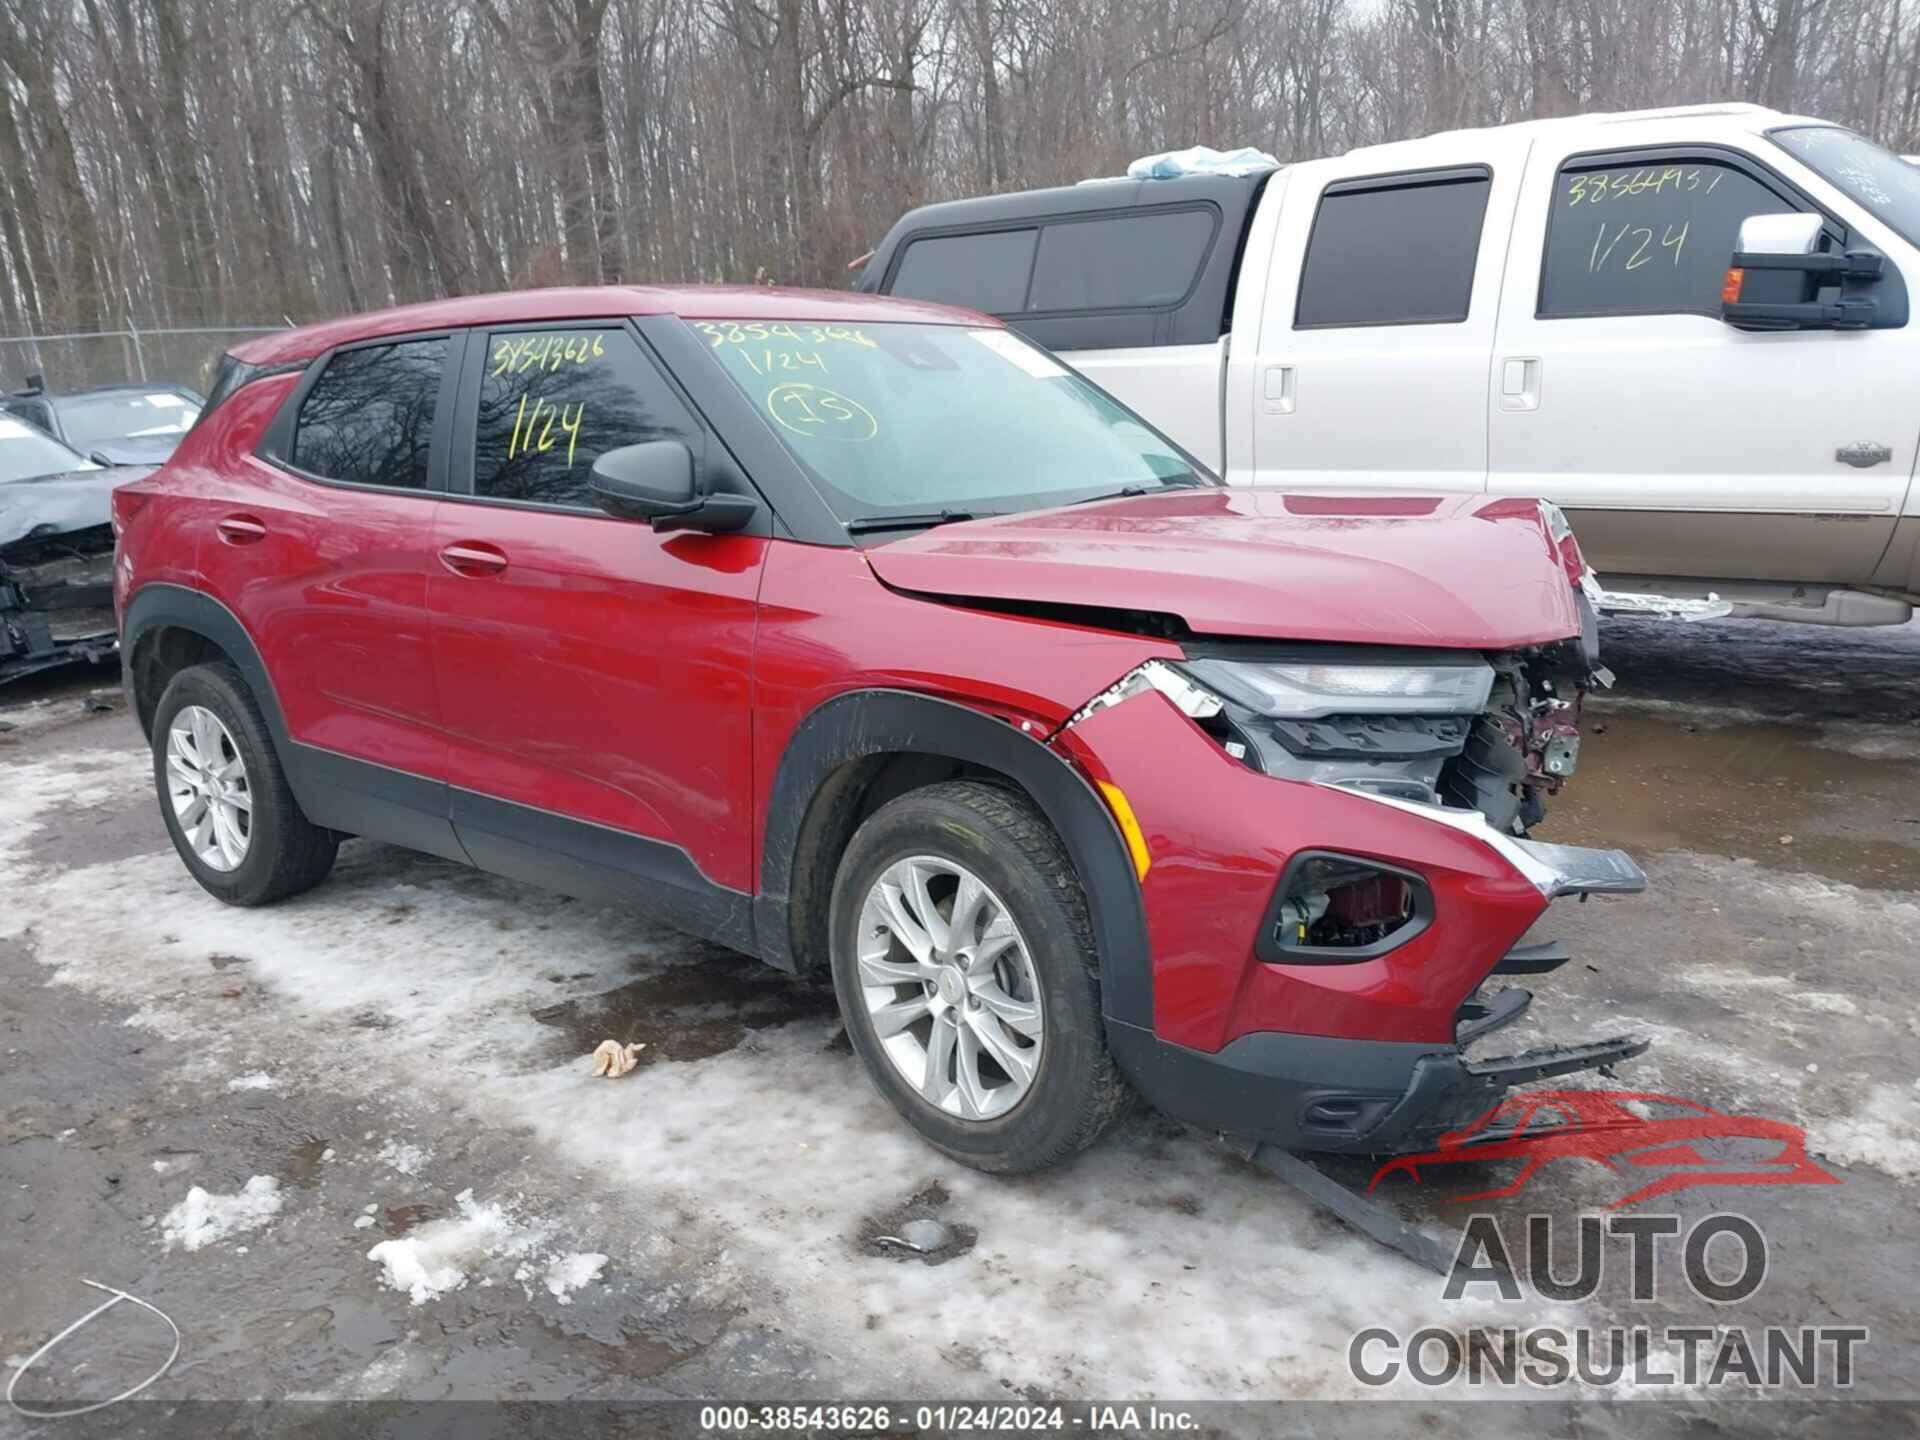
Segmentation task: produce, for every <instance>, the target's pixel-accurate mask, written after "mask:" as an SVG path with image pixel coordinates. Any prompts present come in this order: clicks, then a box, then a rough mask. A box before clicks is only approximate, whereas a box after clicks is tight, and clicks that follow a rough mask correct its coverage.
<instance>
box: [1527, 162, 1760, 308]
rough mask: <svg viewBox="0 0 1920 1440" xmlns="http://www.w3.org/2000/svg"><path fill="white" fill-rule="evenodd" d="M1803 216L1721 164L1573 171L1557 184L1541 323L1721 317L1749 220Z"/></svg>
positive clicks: (1562, 175)
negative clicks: (1725, 287)
mask: <svg viewBox="0 0 1920 1440" xmlns="http://www.w3.org/2000/svg"><path fill="white" fill-rule="evenodd" d="M1794 209H1795V207H1794V206H1793V205H1791V204H1789V203H1788V202H1787V201H1785V200H1783V199H1781V198H1780V196H1779V195H1777V194H1776V193H1775V192H1774V191H1773V190H1771V189H1769V188H1768V187H1767V186H1765V185H1763V184H1761V183H1760V182H1759V181H1758V180H1756V179H1754V178H1753V177H1752V176H1751V175H1749V174H1747V173H1746V172H1745V171H1743V170H1737V169H1735V168H1734V167H1733V166H1731V165H1723V164H1717V163H1715V162H1712V161H1704V160H1703V161H1693V160H1676V161H1666V160H1659V161H1652V160H1647V161H1640V162H1636V163H1633V164H1626V165H1620V164H1612V165H1600V166H1586V167H1579V166H1568V167H1566V168H1565V169H1563V170H1561V172H1560V174H1559V175H1558V176H1557V177H1555V180H1554V191H1553V210H1552V212H1551V214H1550V215H1549V217H1548V219H1547V253H1546V259H1545V261H1544V264H1543V268H1542V272H1541V279H1540V315H1541V317H1542V318H1543V319H1550V318H1554V317H1567V316H1574V315H1661V314H1675V313H1695V314H1700V315H1713V316H1717V315H1718V314H1719V313H1720V287H1721V284H1722V283H1723V282H1724V281H1725V279H1726V273H1727V262H1728V261H1729V260H1730V259H1731V258H1732V256H1733V251H1734V245H1735V242H1736V241H1737V240H1738V238H1739V234H1740V222H1741V221H1743V220H1745V219H1746V218H1747V217H1748V216H1749V215H1776V214H1783V213H1791V212H1792V211H1793V210H1794Z"/></svg>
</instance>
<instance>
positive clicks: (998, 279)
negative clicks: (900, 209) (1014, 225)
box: [889, 229, 1040, 315]
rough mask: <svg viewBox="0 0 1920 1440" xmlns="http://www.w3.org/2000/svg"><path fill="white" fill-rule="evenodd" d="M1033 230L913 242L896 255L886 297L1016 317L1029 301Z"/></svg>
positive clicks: (1035, 237)
mask: <svg viewBox="0 0 1920 1440" xmlns="http://www.w3.org/2000/svg"><path fill="white" fill-rule="evenodd" d="M1039 233H1040V232H1039V231H1037V230H1031V229H1028V230H988V231H983V232H981V233H979V234H977V235H935V236H932V237H931V238H929V239H926V240H915V241H914V242H913V243H912V244H911V245H909V246H907V253H906V254H905V255H903V256H901V257H900V266H899V268H898V269H897V270H895V271H894V275H893V285H892V288H891V289H890V291H889V293H890V294H893V295H899V296H903V297H905V298H907V299H910V300H934V301H937V302H939V303H940V304H943V305H965V306H966V307H968V308H969V309H972V310H985V311H986V312H987V313H989V314H991V315H1013V314H1017V313H1018V312H1019V311H1020V310H1021V309H1022V308H1023V307H1024V306H1025V305H1026V303H1027V279H1028V277H1029V276H1030V275H1032V273H1033V250H1034V242H1035V240H1036V239H1037V238H1038V236H1039Z"/></svg>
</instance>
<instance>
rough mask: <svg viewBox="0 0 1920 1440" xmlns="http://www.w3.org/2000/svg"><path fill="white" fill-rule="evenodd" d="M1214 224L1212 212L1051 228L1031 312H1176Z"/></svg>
mask: <svg viewBox="0 0 1920 1440" xmlns="http://www.w3.org/2000/svg"><path fill="white" fill-rule="evenodd" d="M1215 223H1216V215H1215V212H1214V211H1212V210H1167V211H1163V212H1161V213H1160V214H1157V215H1122V216H1118V217H1116V218H1114V219H1111V220H1077V221H1074V222H1073V223H1072V224H1064V225H1049V226H1048V227H1047V228H1046V230H1045V232H1044V233H1043V234H1042V235H1041V237H1040V258H1039V260H1038V261H1037V262H1036V263H1035V265H1034V269H1033V293H1032V295H1031V296H1029V297H1028V300H1027V309H1028V310H1126V309H1140V308H1143V307H1146V306H1152V305H1171V304H1173V303H1174V302H1175V301H1177V300H1179V299H1180V298H1181V297H1182V296H1184V295H1185V294H1186V293H1187V291H1188V290H1190V289H1192V288H1193V278H1194V276H1195V275H1197V274H1198V273H1199V271H1200V262H1201V261H1202V260H1204V259H1205V258H1206V254H1207V245H1208V243H1209V242H1210V241H1211V240H1212V239H1213V230H1214V225H1215Z"/></svg>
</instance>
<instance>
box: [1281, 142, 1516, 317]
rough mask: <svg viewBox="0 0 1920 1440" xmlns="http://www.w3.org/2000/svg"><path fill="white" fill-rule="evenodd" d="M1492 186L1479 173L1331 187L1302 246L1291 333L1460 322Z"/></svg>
mask: <svg viewBox="0 0 1920 1440" xmlns="http://www.w3.org/2000/svg"><path fill="white" fill-rule="evenodd" d="M1491 185H1492V180H1491V178H1490V177H1489V176H1488V175H1487V173H1486V172H1485V171H1484V170H1474V171H1459V170H1454V171H1439V172H1432V173H1429V174H1425V175H1401V176H1394V177H1391V178H1387V179H1370V180H1357V181H1350V182H1347V183H1344V184H1335V185H1329V186H1328V187H1327V189H1326V192H1325V193H1324V194H1323V195H1322V196H1321V197H1320V209H1319V212H1318V213H1317V214H1316V215H1315V216H1314V220H1313V234H1312V235H1311V236H1310V237H1309V238H1308V240H1307V258H1306V263H1305V264H1304V265H1303V266H1302V267H1301V272H1300V298H1299V301H1298V306H1297V309H1296V310H1295V313H1294V322H1293V323H1294V326H1295V328H1296V329H1300V330H1309V329H1315V328H1319V327H1329V326H1343V325H1436V324H1445V323H1448V322H1454V321H1460V320H1465V319H1466V318H1467V303H1468V301H1469V300H1470V299H1471V298H1472V295H1473V266H1474V260H1475V258H1476V257H1477V256H1478V254H1479V253H1480V226H1481V223H1482V222H1483V221H1484V220H1485V219H1486V214H1487V191H1488V189H1489V188H1490V187H1491Z"/></svg>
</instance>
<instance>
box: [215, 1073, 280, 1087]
mask: <svg viewBox="0 0 1920 1440" xmlns="http://www.w3.org/2000/svg"><path fill="white" fill-rule="evenodd" d="M277 1083H278V1082H277V1081H276V1080H275V1079H274V1078H273V1076H271V1075H269V1074H268V1073H267V1072H266V1071H264V1070H255V1071H253V1072H252V1073H251V1074H248V1075H236V1076H234V1077H233V1079H231V1080H229V1081H227V1089H229V1090H271V1089H273V1088H274V1086H275V1085H276V1084H277Z"/></svg>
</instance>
